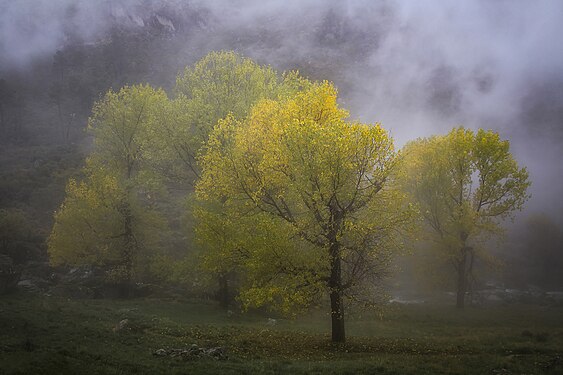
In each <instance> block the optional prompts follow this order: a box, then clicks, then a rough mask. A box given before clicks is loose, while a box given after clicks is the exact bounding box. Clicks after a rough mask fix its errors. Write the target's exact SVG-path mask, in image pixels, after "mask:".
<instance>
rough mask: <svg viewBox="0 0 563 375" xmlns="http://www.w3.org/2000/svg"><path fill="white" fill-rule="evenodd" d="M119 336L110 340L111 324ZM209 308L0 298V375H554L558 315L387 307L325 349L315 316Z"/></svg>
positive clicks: (322, 324)
mask: <svg viewBox="0 0 563 375" xmlns="http://www.w3.org/2000/svg"><path fill="white" fill-rule="evenodd" d="M125 318H127V319H129V320H130V322H131V325H130V329H128V330H124V331H118V332H114V330H113V328H114V327H115V325H116V324H117V323H118V322H119V321H120V320H121V319H125ZM266 322H267V317H266V316H260V315H257V314H247V315H240V314H236V315H235V316H232V317H228V316H227V314H226V313H225V312H224V311H222V310H220V309H219V308H218V307H217V306H216V305H215V304H213V303H206V302H201V301H199V302H197V301H181V302H179V301H173V300H151V299H138V300H135V299H133V300H65V299H58V298H54V297H39V296H37V297H30V296H29V295H15V296H7V297H6V296H5V297H2V298H1V299H0V374H161V373H162V374H216V373H220V374H262V373H263V374H286V373H287V374H305V373H306V374H309V373H310V374H561V373H563V353H562V352H563V308H561V307H542V306H517V305H510V306H498V307H494V308H487V309H485V308H468V309H466V310H465V311H457V310H456V309H455V308H453V307H451V306H423V305H420V306H394V307H389V308H387V309H386V310H385V313H384V315H383V317H378V316H376V315H375V314H372V315H364V316H362V317H359V316H358V317H355V318H353V319H349V321H348V322H347V331H348V342H347V343H346V344H345V345H333V344H331V343H330V340H329V320H328V316H326V315H325V314H323V313H322V312H316V313H312V314H310V315H309V316H306V317H302V318H299V319H296V320H278V324H276V325H275V326H269V325H267V324H266ZM194 343H195V344H198V345H200V346H205V347H211V346H218V345H220V346H224V347H226V348H227V351H228V354H229V359H228V360H226V361H215V360H212V359H200V360H192V361H184V360H179V359H175V358H169V357H163V358H161V357H155V356H153V355H152V353H153V352H154V351H155V350H156V349H159V348H181V347H188V346H190V345H191V344H194Z"/></svg>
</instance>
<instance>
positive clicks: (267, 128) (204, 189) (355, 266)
mask: <svg viewBox="0 0 563 375" xmlns="http://www.w3.org/2000/svg"><path fill="white" fill-rule="evenodd" d="M336 99H337V93H336V89H335V88H334V87H333V85H332V84H330V83H327V82H323V83H310V84H309V85H308V88H307V89H305V90H304V91H301V92H298V93H297V94H295V95H288V96H287V97H285V98H281V99H279V100H276V101H274V100H262V101H260V102H258V104H256V105H255V106H254V107H253V109H252V111H251V113H250V115H249V116H247V117H246V118H245V119H236V118H235V117H233V116H227V117H226V118H225V119H224V120H221V121H219V123H218V125H217V126H216V127H215V129H214V130H213V132H212V133H211V136H210V139H209V142H208V144H207V149H206V153H205V154H204V156H203V157H202V159H201V167H202V176H201V179H200V180H199V182H198V184H197V190H196V191H197V196H198V199H199V201H200V202H201V207H200V208H201V209H200V212H199V214H198V215H199V218H200V222H199V234H200V237H202V238H203V242H204V243H208V244H211V245H212V246H210V247H211V249H210V255H209V256H208V257H207V261H208V267H210V268H212V267H222V266H224V265H225V264H231V265H236V267H239V268H240V269H241V270H242V271H243V272H241V274H242V275H244V278H245V280H244V281H243V285H242V287H241V294H240V297H241V299H242V301H243V302H244V303H245V305H247V306H260V305H265V304H270V305H273V306H277V307H281V308H282V309H284V310H286V311H289V310H290V309H294V308H295V307H297V306H307V305H308V304H310V303H311V302H313V301H314V300H315V299H316V298H318V297H319V295H321V294H323V293H326V294H325V295H327V294H328V296H329V299H330V312H331V319H332V340H333V341H335V342H343V341H344V340H345V329H344V306H345V301H349V299H346V300H345V299H344V297H354V296H355V297H358V295H359V293H358V292H360V291H364V292H365V291H366V289H365V287H366V286H367V285H371V286H373V285H375V284H376V283H377V281H378V280H379V279H380V278H381V277H382V276H383V275H384V274H385V273H386V271H387V269H388V266H389V260H390V256H391V252H392V250H393V249H394V248H395V247H396V246H397V243H396V242H397V235H398V232H399V231H400V230H401V228H403V226H404V224H405V223H407V222H408V220H409V217H410V210H409V209H408V206H407V205H405V204H404V201H403V200H402V196H401V194H400V193H399V192H398V191H397V190H396V189H394V188H393V185H394V184H393V175H392V174H393V170H394V168H395V166H396V164H397V160H398V156H397V153H396V152H395V150H394V148H393V141H392V139H391V138H390V137H389V135H388V134H387V132H386V131H385V130H384V129H383V128H382V127H381V126H380V125H379V124H375V125H366V124H361V123H357V122H349V121H347V118H348V112H347V111H345V110H343V109H341V108H340V107H339V106H338V105H337V102H336ZM214 205H215V206H220V207H222V209H221V210H217V209H211V210H208V209H207V208H208V207H210V206H211V207H213V206H214ZM213 245H215V246H213ZM360 294H361V293H360ZM364 294H366V293H364Z"/></svg>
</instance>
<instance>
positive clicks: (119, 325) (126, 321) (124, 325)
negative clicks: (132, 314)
mask: <svg viewBox="0 0 563 375" xmlns="http://www.w3.org/2000/svg"><path fill="white" fill-rule="evenodd" d="M126 328H129V319H123V320H122V321H120V322H119V323H117V325H116V326H115V327H114V328H113V332H119V331H123V330H124V329H126Z"/></svg>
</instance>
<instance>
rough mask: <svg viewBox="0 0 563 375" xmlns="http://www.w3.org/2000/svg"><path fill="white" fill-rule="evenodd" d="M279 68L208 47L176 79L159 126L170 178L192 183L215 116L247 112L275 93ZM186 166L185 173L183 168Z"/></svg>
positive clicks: (218, 118) (218, 117)
mask: <svg viewBox="0 0 563 375" xmlns="http://www.w3.org/2000/svg"><path fill="white" fill-rule="evenodd" d="M278 86H279V79H278V75H277V73H276V72H275V71H274V70H273V69H272V68H270V67H268V66H261V65H258V64H257V63H255V62H254V61H252V60H251V59H249V58H245V57H242V56H241V55H238V54H237V53H235V52H211V53H209V54H208V55H206V56H205V57H203V58H202V59H201V60H200V61H198V62H197V63H196V64H195V65H194V66H193V67H187V68H186V69H185V70H184V72H183V73H182V74H180V75H179V76H178V77H177V79H176V87H175V94H176V97H175V99H174V100H173V101H172V102H171V103H170V105H169V110H168V112H167V113H166V114H164V117H165V118H166V121H163V122H162V127H161V128H160V129H159V131H160V137H159V140H160V142H161V144H160V145H159V149H160V150H161V151H163V152H165V153H166V154H165V155H166V160H163V167H164V168H165V172H167V174H168V175H171V176H172V177H173V179H174V180H180V181H188V182H191V183H193V181H194V179H195V178H197V177H198V175H199V167H198V164H197V156H198V153H199V151H200V149H201V148H202V146H203V145H204V144H205V143H206V142H207V139H208V137H209V133H210V132H211V130H212V129H213V127H214V126H215V124H216V123H217V121H218V120H220V119H222V118H224V117H225V116H227V114H229V113H231V114H232V115H233V116H235V117H236V118H242V117H244V116H246V114H247V113H248V111H249V110H250V108H251V107H252V105H253V104H254V103H256V102H257V101H258V100H260V99H263V98H270V99H273V98H275V97H276V95H277V92H278ZM186 172H187V173H186Z"/></svg>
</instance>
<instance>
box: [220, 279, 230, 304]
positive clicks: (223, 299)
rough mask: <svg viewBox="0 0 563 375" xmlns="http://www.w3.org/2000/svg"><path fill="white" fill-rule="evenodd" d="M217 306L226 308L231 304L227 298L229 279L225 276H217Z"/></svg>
mask: <svg viewBox="0 0 563 375" xmlns="http://www.w3.org/2000/svg"><path fill="white" fill-rule="evenodd" d="M217 297H218V298H217V299H218V300H219V305H220V306H221V307H223V308H225V309H226V308H228V307H229V304H230V302H231V300H230V298H229V279H228V277H227V275H226V274H221V275H219V291H218V292H217Z"/></svg>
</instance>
